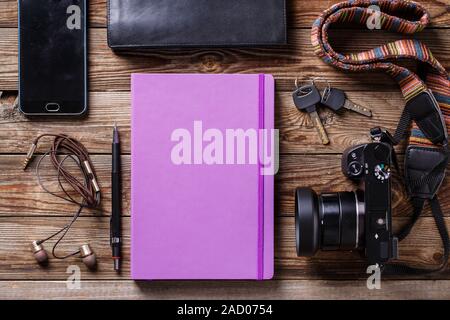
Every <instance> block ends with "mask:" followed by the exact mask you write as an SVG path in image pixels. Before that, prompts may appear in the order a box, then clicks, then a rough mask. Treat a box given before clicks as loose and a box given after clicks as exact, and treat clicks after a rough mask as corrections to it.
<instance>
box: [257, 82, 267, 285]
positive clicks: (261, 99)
mask: <svg viewBox="0 0 450 320" xmlns="http://www.w3.org/2000/svg"><path fill="white" fill-rule="evenodd" d="M265 95H266V94H265V75H264V74H260V75H259V130H258V280H263V279H264V176H263V175H262V169H263V166H262V163H261V154H262V153H261V152H262V150H261V149H260V148H263V147H264V141H262V143H261V136H263V135H262V134H261V131H262V129H264V127H265V126H264V120H265V114H264V109H265V105H266V103H265Z"/></svg>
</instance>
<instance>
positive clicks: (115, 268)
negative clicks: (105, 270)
mask: <svg viewBox="0 0 450 320" xmlns="http://www.w3.org/2000/svg"><path fill="white" fill-rule="evenodd" d="M114 270H116V271H120V260H119V259H114Z"/></svg>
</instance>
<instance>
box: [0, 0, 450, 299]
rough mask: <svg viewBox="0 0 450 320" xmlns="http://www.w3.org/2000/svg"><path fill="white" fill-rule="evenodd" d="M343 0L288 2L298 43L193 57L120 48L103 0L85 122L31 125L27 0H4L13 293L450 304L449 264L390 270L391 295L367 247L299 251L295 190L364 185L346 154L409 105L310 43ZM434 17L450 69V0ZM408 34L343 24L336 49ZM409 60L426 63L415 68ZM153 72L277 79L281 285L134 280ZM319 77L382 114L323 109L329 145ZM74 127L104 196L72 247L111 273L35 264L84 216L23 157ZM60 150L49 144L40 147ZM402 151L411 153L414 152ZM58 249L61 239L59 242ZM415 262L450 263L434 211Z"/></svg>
mask: <svg viewBox="0 0 450 320" xmlns="http://www.w3.org/2000/svg"><path fill="white" fill-rule="evenodd" d="M339 1H340V0H317V1H307V0H296V1H295V0H288V2H287V3H288V11H289V14H288V24H289V31H288V35H289V45H288V46H286V47H282V48H270V49H269V48H259V49H214V50H209V49H203V50H201V49H187V50H148V51H141V52H122V53H120V54H117V53H114V52H112V51H111V50H110V49H109V48H108V46H107V42H106V29H105V26H106V0H92V1H90V6H89V20H90V26H91V29H90V30H89V36H90V40H89V43H90V52H89V66H90V68H89V71H90V72H89V82H90V91H91V92H90V97H89V100H90V101H89V102H90V113H89V116H88V117H87V118H85V119H79V120H73V119H70V120H67V119H58V120H57V121H54V120H48V119H44V120H39V121H37V120H30V119H27V118H25V117H23V116H22V115H21V114H20V113H19V112H18V110H17V109H15V108H14V107H13V103H14V100H15V98H16V95H17V92H16V90H17V74H18V63H17V2H16V1H15V0H0V91H6V92H5V94H4V95H3V97H2V98H0V234H1V235H2V236H1V237H0V299H11V298H27V299H39V298H48V299H51V298H62V299H102V298H103V299H118V298H125V299H176V298H178V299H202V298H203V299H205V298H206V299H209V298H215V299H304V298H309V299H323V298H325V299H333V300H335V299H348V298H354V299H355V298H360V299H400V298H410V299H438V298H439V299H450V290H449V289H450V269H448V270H446V271H445V272H444V273H441V274H434V275H431V276H421V277H416V278H414V277H404V276H391V277H387V279H384V281H383V282H382V290H375V291H369V290H367V289H366V285H365V279H366V278H367V275H366V274H365V272H364V269H365V262H364V259H363V258H362V257H361V256H360V254H359V253H357V252H353V253H352V252H320V253H319V254H318V255H316V256H315V257H313V258H298V257H296V254H295V239H294V218H293V209H294V208H293V206H294V197H293V193H294V190H295V188H296V187H300V186H311V187H313V188H314V189H315V190H316V191H318V192H325V191H327V192H328V191H330V192H334V191H344V190H351V189H354V188H355V186H354V185H353V184H352V183H351V182H350V181H348V180H347V179H346V178H345V177H344V176H343V175H342V174H341V173H340V157H341V156H340V153H342V152H343V150H344V149H346V148H347V147H349V146H352V145H355V144H357V143H363V142H366V141H367V132H368V130H369V129H370V128H371V127H374V126H379V125H382V126H385V127H387V128H389V129H391V130H393V129H394V128H395V126H396V123H397V121H398V118H399V116H400V112H401V110H402V108H403V106H404V100H403V98H402V97H401V95H400V93H399V89H398V87H397V85H396V84H395V83H394V82H393V81H392V79H390V78H389V77H388V76H386V75H384V74H379V73H371V74H354V73H351V74H345V73H343V72H341V71H339V70H335V69H334V68H332V67H330V66H328V65H326V64H324V63H323V62H322V61H320V60H319V59H318V58H317V57H316V56H315V55H314V53H313V51H312V48H311V45H310V26H311V24H312V21H313V20H314V19H315V18H316V17H317V15H318V14H319V13H320V12H322V11H323V10H324V9H326V8H327V7H329V6H330V5H331V4H333V3H336V2H339ZM421 3H423V4H424V5H425V6H426V7H427V8H428V9H429V10H430V12H431V15H432V17H433V19H432V20H433V24H432V27H431V28H429V29H427V30H425V31H424V32H422V33H420V34H417V35H416V37H417V38H418V39H420V40H423V41H424V42H425V43H427V44H428V45H429V46H430V48H431V50H432V51H433V53H434V55H435V56H436V57H437V59H438V60H439V61H440V62H441V63H442V64H443V66H444V67H446V68H447V69H449V68H450V9H449V8H450V1H449V0H423V1H421ZM402 37H404V36H402V35H398V34H389V33H386V32H382V31H364V30H354V29H339V30H331V33H330V38H331V43H332V44H333V46H334V47H335V49H336V50H338V51H340V52H344V53H346V52H353V51H354V50H367V49H370V48H372V47H374V46H377V45H380V44H383V43H386V42H388V41H392V40H396V39H400V38H402ZM404 65H406V66H407V67H409V68H411V69H412V70H414V69H415V67H416V66H415V63H413V62H405V63H404ZM133 72H149V73H158V72H161V73H262V72H265V73H271V74H274V76H275V78H276V80H277V95H276V127H277V128H279V129H280V151H281V153H282V155H281V158H280V172H279V174H278V175H277V176H276V187H275V194H276V202H275V211H276V216H277V217H276V225H275V228H276V238H275V243H276V251H275V257H276V259H275V267H276V276H275V278H276V280H274V281H269V282H242V281H241V282H236V281H230V282H228V281H227V282H209V281H206V282H133V281H129V269H130V264H129V253H130V232H129V224H130V156H129V154H130V93H129V91H130V74H131V73H133ZM296 77H298V78H299V80H300V81H307V80H308V79H309V78H311V77H315V78H319V79H318V80H319V82H318V83H319V85H321V86H324V85H325V84H324V80H328V81H330V82H331V84H332V85H333V86H336V87H338V88H341V89H344V90H346V92H347V95H348V97H349V98H350V99H351V100H353V101H354V102H356V103H359V104H362V105H364V106H367V107H369V108H371V109H372V110H373V111H374V117H373V118H371V119H367V118H363V117H361V116H358V115H355V114H351V113H345V114H343V115H335V114H334V113H332V112H330V111H326V110H322V111H321V112H320V115H321V117H322V120H323V122H324V124H325V127H326V129H327V131H328V133H329V135H330V139H331V141H332V143H331V145H330V146H322V145H321V144H320V142H319V140H318V137H317V135H316V133H315V131H314V128H313V127H312V125H311V122H310V120H309V119H308V117H307V115H305V114H303V113H300V112H298V111H297V110H296V108H295V107H294V106H293V103H292V98H291V91H292V90H293V87H294V84H293V83H294V79H295V78H296ZM113 122H117V124H118V125H119V126H120V127H121V138H122V141H123V149H122V152H123V154H124V155H123V157H122V161H123V182H124V194H123V207H124V218H123V222H124V229H125V230H124V240H125V244H124V254H125V257H126V259H125V262H124V270H123V273H122V274H120V275H117V274H116V273H115V272H113V270H112V265H111V258H110V256H111V250H110V247H109V236H108V235H109V212H110V207H111V183H110V164H111V163H110V161H111V156H110V152H111V126H112V124H113ZM48 131H51V132H61V133H66V134H69V135H71V136H74V137H76V138H78V139H80V141H82V142H83V143H84V144H85V145H86V146H87V147H88V149H89V151H90V152H91V153H93V154H94V155H93V162H94V165H95V167H96V170H97V173H98V176H99V180H100V184H101V187H102V191H103V201H102V207H101V210H100V211H92V210H90V211H87V212H85V213H84V214H83V215H82V218H80V220H79V221H78V222H77V223H76V224H75V226H74V228H73V230H72V231H71V232H70V233H69V234H68V238H67V240H69V242H63V243H62V244H61V247H60V249H61V250H63V251H66V250H72V249H73V248H74V247H75V248H76V247H77V246H78V245H80V244H82V243H84V242H86V241H89V242H90V243H91V244H92V246H93V248H94V250H95V251H96V254H97V255H98V258H99V268H98V270H97V271H96V272H89V271H87V270H86V269H84V266H83V265H82V263H80V261H79V260H78V259H77V258H73V259H69V260H68V261H55V260H52V261H51V264H50V265H49V267H48V268H41V267H39V266H37V265H36V263H35V262H34V259H33V257H32V255H31V251H30V248H29V244H30V243H31V241H33V240H35V239H37V238H40V237H44V236H46V235H47V234H49V233H51V232H52V231H53V232H54V231H56V230H57V229H58V228H59V227H61V226H62V225H64V223H65V222H66V221H67V220H68V219H69V217H70V216H71V215H72V214H73V210H74V208H73V207H72V206H71V205H68V204H66V203H64V202H62V201H60V200H58V199H56V198H54V197H53V196H50V195H48V194H46V193H44V192H43V191H42V190H41V189H40V187H39V186H38V184H37V182H36V178H35V176H34V169H35V166H36V161H35V162H33V164H32V166H31V168H29V170H27V171H26V172H23V171H22V170H21V169H20V163H21V162H22V160H23V154H24V153H26V152H27V150H28V147H29V143H30V142H31V140H32V139H33V138H34V137H36V136H37V135H38V134H40V133H44V132H48ZM46 147H48V142H47V143H43V144H42V145H40V147H39V149H40V151H43V150H45V149H46ZM402 150H403V146H400V147H399V148H398V151H399V152H402ZM43 169H44V170H43V172H42V173H43V181H44V183H46V186H48V187H50V188H52V189H54V188H56V187H57V185H56V184H55V182H54V177H53V173H51V171H49V170H47V169H48V164H46V163H44V167H43ZM448 181H449V180H448V179H447V180H446V181H445V183H444V185H443V186H442V189H441V193H440V195H441V202H442V206H443V208H444V213H445V215H446V221H447V224H448V225H449V226H450V215H449V214H450V211H449V210H448V209H449V208H450V197H448V195H449V194H450V193H449V191H450V183H449V182H448ZM393 190H394V199H393V200H394V201H393V207H394V227H395V229H396V230H398V228H399V227H400V226H401V225H403V224H405V223H406V222H407V221H408V219H409V216H410V212H411V208H410V205H409V203H408V202H407V199H406V195H405V192H404V190H403V189H402V188H400V186H399V182H398V181H395V184H394V188H393ZM46 247H47V249H49V248H50V247H51V243H48V244H46ZM400 248H401V249H400V256H401V259H402V261H404V262H408V263H411V264H414V265H419V266H430V265H433V264H435V263H438V261H439V259H440V257H441V256H442V249H441V243H440V239H439V236H438V233H437V231H436V228H435V225H434V220H433V218H432V217H431V216H430V210H429V208H426V210H425V212H424V216H423V217H422V218H421V219H420V220H419V222H418V224H417V226H416V228H415V229H414V230H413V233H412V234H411V236H410V237H409V238H407V239H406V240H405V241H404V242H402V243H401V246H400ZM70 264H77V265H79V266H80V268H81V270H82V280H83V282H82V289H81V290H68V289H67V287H66V283H65V281H64V280H66V279H67V277H68V274H67V273H66V271H67V269H66V268H67V266H68V265H70Z"/></svg>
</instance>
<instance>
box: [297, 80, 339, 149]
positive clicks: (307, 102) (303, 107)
mask: <svg viewBox="0 0 450 320" xmlns="http://www.w3.org/2000/svg"><path fill="white" fill-rule="evenodd" d="M292 97H293V99H294V104H295V106H296V107H297V109H298V110H300V111H302V112H307V113H308V114H309V117H310V119H311V121H312V123H313V124H314V127H315V128H316V130H317V132H318V133H319V136H320V140H321V141H322V143H323V144H329V143H330V139H329V138H328V134H327V132H326V131H325V128H324V127H323V124H322V120H321V119H320V117H319V114H318V113H317V104H318V103H320V100H321V99H322V98H321V96H320V92H319V90H318V89H317V88H316V86H315V85H314V84H309V85H304V86H302V87H299V88H297V90H295V91H294V93H293V94H292Z"/></svg>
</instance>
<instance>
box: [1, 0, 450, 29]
mask: <svg viewBox="0 0 450 320" xmlns="http://www.w3.org/2000/svg"><path fill="white" fill-rule="evenodd" d="M337 2H341V0H331V1H330V0H315V1H307V0H300V1H298V0H297V1H292V0H288V1H287V5H288V22H289V26H290V27H292V28H309V27H310V26H311V24H312V22H313V21H314V19H315V18H316V17H317V16H318V15H319V14H320V13H321V12H322V11H323V10H325V9H327V8H328V7H330V6H331V5H332V4H333V3H337ZM89 3H90V5H89V23H90V25H91V26H93V27H105V26H106V0H91V1H90V2H89ZM420 3H422V4H423V5H424V6H425V7H426V8H427V9H428V10H429V12H430V14H431V17H432V22H433V24H432V26H433V27H436V28H441V27H448V26H449V25H450V15H449V12H448V2H447V1H446V0H444V1H437V0H421V1H420ZM16 25H17V1H15V0H2V1H0V27H12V26H16Z"/></svg>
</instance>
